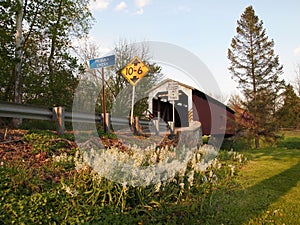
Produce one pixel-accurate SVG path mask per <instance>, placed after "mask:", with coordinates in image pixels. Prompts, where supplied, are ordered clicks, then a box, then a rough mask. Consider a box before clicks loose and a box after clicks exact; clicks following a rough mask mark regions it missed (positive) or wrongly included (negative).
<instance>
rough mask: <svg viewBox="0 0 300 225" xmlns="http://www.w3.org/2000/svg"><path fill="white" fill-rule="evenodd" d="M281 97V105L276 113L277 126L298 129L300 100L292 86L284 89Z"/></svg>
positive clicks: (299, 125)
mask: <svg viewBox="0 0 300 225" xmlns="http://www.w3.org/2000/svg"><path fill="white" fill-rule="evenodd" d="M282 96H283V104H282V106H281V107H280V108H279V109H278V110H277V112H276V116H277V121H278V125H279V126H280V127H283V128H294V129H295V128H300V111H299V109H300V98H299V97H298V96H297V95H296V93H295V91H294V88H293V87H292V85H290V84H288V85H287V86H286V87H285V91H284V92H283V94H282Z"/></svg>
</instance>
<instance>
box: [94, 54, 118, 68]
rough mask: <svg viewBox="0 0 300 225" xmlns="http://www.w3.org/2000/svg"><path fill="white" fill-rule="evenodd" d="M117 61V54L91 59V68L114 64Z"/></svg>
mask: <svg viewBox="0 0 300 225" xmlns="http://www.w3.org/2000/svg"><path fill="white" fill-rule="evenodd" d="M115 63H116V57H115V55H109V56H105V57H102V58H98V59H90V69H97V68H102V67H106V66H113V65H115Z"/></svg>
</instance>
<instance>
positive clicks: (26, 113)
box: [0, 102, 168, 130]
mask: <svg viewBox="0 0 300 225" xmlns="http://www.w3.org/2000/svg"><path fill="white" fill-rule="evenodd" d="M55 108H56V107H54V108H46V107H42V106H33V105H24V104H17V103H10V102H0V117H8V118H24V119H34V120H47V121H54V122H56V123H63V124H59V126H61V127H62V126H63V127H64V122H65V121H66V122H76V123H95V122H97V123H101V122H103V117H102V115H95V114H90V113H83V112H67V111H64V110H63V112H62V113H61V114H60V115H58V114H57V112H56V110H54V109H55ZM58 117H60V118H58ZM108 118H109V121H108V122H109V124H111V125H113V126H114V125H121V126H128V125H129V118H128V117H111V116H109V117H108ZM138 123H139V125H140V126H142V127H143V126H144V127H149V126H151V125H153V124H152V121H147V120H138ZM157 128H158V129H159V130H160V129H168V127H167V126H166V123H164V122H159V123H158V127H157ZM63 129H64V128H63Z"/></svg>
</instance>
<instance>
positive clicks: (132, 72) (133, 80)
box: [121, 56, 149, 86]
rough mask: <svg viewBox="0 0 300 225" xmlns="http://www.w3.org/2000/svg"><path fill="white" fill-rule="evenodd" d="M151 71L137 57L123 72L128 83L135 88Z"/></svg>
mask: <svg viewBox="0 0 300 225" xmlns="http://www.w3.org/2000/svg"><path fill="white" fill-rule="evenodd" d="M148 71H149V68H148V66H146V65H145V64H144V63H143V62H142V60H140V59H139V58H138V57H137V56H135V57H134V58H133V59H132V60H131V61H130V62H129V63H128V64H127V65H126V66H125V67H124V68H123V69H122V71H121V73H122V75H123V76H124V77H125V78H126V80H128V82H129V83H130V84H131V85H133V86H135V85H136V84H137V83H138V82H139V81H140V80H141V79H142V78H143V77H144V76H145V75H146V74H147V73H148Z"/></svg>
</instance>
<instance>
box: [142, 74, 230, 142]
mask: <svg viewBox="0 0 300 225" xmlns="http://www.w3.org/2000/svg"><path fill="white" fill-rule="evenodd" d="M174 82H175V81H173V80H171V79H166V80H164V81H162V82H161V83H159V84H158V85H157V86H155V87H153V88H152V89H151V90H149V92H148V97H149V98H148V107H149V111H150V112H152V113H153V116H154V117H160V118H162V119H163V120H164V121H165V122H169V121H173V105H172V104H173V101H170V100H169V98H170V96H169V94H168V89H169V87H170V85H173V84H174ZM176 83H177V86H176V87H177V92H178V99H177V100H175V101H174V102H175V105H174V106H175V107H174V108H175V112H174V115H175V120H174V121H175V127H188V126H189V124H190V123H191V122H192V121H200V122H201V126H202V134H203V135H224V136H225V137H228V136H233V135H234V134H235V118H234V111H233V110H232V109H230V108H229V107H228V106H226V105H224V104H223V103H221V102H219V101H218V100H216V99H214V98H212V97H210V96H208V95H206V94H205V93H203V92H201V91H199V90H197V89H195V88H193V87H191V86H188V85H186V84H183V83H180V82H176Z"/></svg>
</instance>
